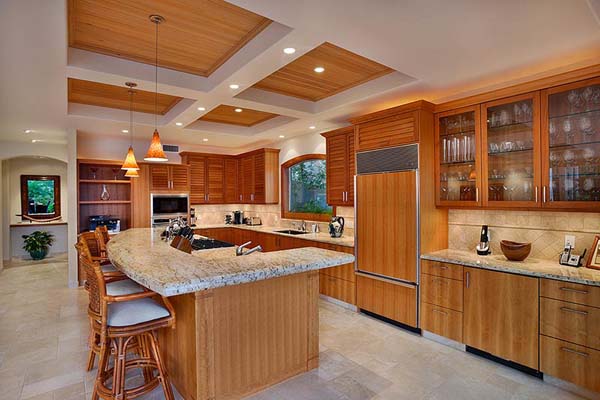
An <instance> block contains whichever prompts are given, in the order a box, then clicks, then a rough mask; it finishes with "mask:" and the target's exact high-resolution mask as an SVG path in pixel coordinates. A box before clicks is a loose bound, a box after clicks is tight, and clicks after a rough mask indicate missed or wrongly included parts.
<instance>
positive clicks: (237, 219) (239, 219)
mask: <svg viewBox="0 0 600 400" xmlns="http://www.w3.org/2000/svg"><path fill="white" fill-rule="evenodd" d="M231 213H232V214H233V224H234V225H240V224H242V223H244V212H243V211H239V210H238V211H232V212H231Z"/></svg>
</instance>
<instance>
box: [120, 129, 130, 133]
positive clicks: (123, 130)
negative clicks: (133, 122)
mask: <svg viewBox="0 0 600 400" xmlns="http://www.w3.org/2000/svg"><path fill="white" fill-rule="evenodd" d="M121 132H123V133H129V130H128V129H121Z"/></svg>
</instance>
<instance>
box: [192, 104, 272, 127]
mask: <svg viewBox="0 0 600 400" xmlns="http://www.w3.org/2000/svg"><path fill="white" fill-rule="evenodd" d="M236 108H238V107H233V106H228V105H225V104H221V105H220V106H218V107H216V108H214V109H213V110H211V111H209V112H208V113H206V114H204V115H203V116H202V117H200V118H199V120H200V121H207V122H218V123H221V124H231V125H241V126H254V125H257V124H260V123H261V122H265V121H267V120H269V119H271V118H275V117H278V116H279V115H278V114H272V113H269V112H264V111H258V110H250V109H248V108H243V109H241V110H242V112H236V111H235V109H236Z"/></svg>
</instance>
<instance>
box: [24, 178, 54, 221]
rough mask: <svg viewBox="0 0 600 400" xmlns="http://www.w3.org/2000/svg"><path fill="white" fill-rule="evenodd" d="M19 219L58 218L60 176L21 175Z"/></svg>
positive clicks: (41, 219) (45, 219)
mask: <svg viewBox="0 0 600 400" xmlns="http://www.w3.org/2000/svg"><path fill="white" fill-rule="evenodd" d="M21 217H22V218H23V219H24V220H33V221H47V220H55V219H58V218H60V176H58V175H21Z"/></svg>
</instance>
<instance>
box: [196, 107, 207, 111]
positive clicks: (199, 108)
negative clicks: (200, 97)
mask: <svg viewBox="0 0 600 400" xmlns="http://www.w3.org/2000/svg"><path fill="white" fill-rule="evenodd" d="M198 111H206V108H205V107H198Z"/></svg>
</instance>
